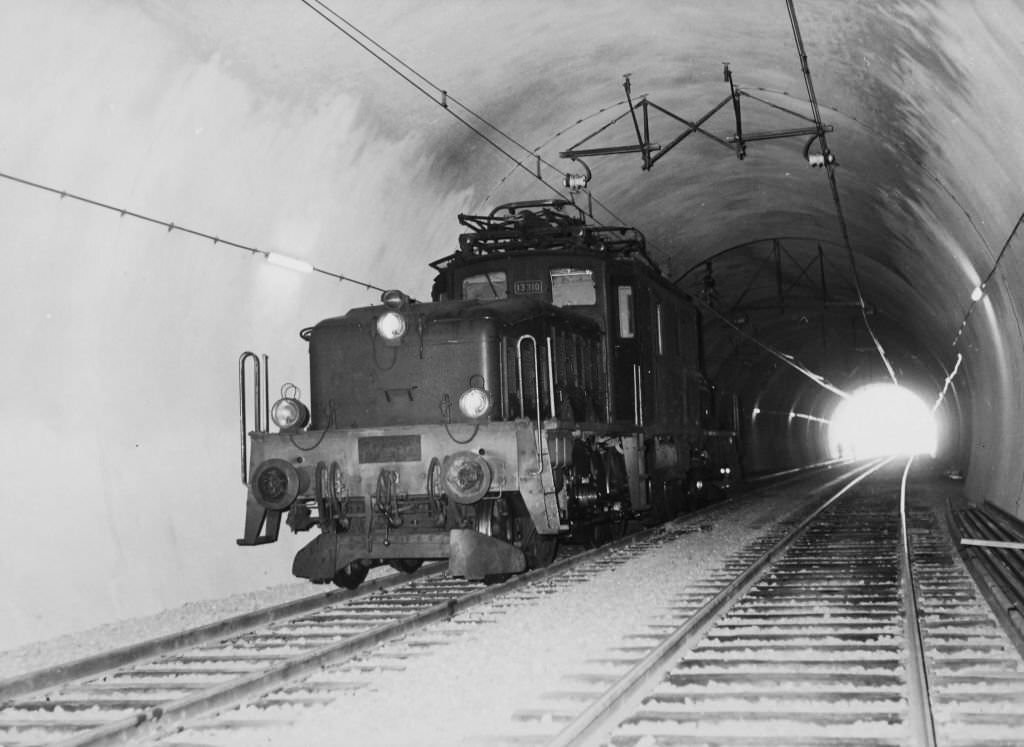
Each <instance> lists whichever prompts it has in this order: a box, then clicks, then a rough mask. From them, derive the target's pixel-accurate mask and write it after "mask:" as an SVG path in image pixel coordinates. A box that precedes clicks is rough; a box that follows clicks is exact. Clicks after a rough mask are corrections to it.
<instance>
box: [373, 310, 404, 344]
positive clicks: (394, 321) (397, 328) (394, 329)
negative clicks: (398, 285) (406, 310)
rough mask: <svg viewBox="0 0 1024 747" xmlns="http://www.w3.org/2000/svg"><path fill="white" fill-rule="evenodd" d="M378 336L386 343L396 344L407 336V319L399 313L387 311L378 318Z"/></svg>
mask: <svg viewBox="0 0 1024 747" xmlns="http://www.w3.org/2000/svg"><path fill="white" fill-rule="evenodd" d="M377 334H378V335H380V336H381V337H382V338H383V339H384V340H385V342H395V341H397V340H400V339H402V335H404V334H405V317H404V316H402V315H401V314H399V313H398V312H397V311H387V312H385V313H383V314H381V315H380V316H379V317H377Z"/></svg>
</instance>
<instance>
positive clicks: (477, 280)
mask: <svg viewBox="0 0 1024 747" xmlns="http://www.w3.org/2000/svg"><path fill="white" fill-rule="evenodd" d="M462 297H463V298H464V299H466V300H472V299H477V300H481V301H488V300H491V299H494V298H508V278H507V276H506V275H505V273H504V272H485V273H483V274H482V275H471V276H470V277H468V278H466V279H465V280H463V281H462Z"/></svg>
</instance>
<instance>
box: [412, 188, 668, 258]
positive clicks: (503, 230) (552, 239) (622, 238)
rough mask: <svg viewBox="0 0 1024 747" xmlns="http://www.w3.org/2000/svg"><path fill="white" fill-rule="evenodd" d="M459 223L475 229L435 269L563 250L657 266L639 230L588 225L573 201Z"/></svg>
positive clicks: (502, 209) (497, 211)
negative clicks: (648, 254)
mask: <svg viewBox="0 0 1024 747" xmlns="http://www.w3.org/2000/svg"><path fill="white" fill-rule="evenodd" d="M459 223H461V224H462V225H463V226H465V227H466V228H468V229H469V231H468V232H466V233H463V234H461V235H460V236H459V250H458V251H457V252H455V253H453V254H449V255H448V256H446V257H442V258H441V259H438V260H435V261H433V262H431V263H430V266H431V267H433V268H434V269H435V270H443V269H445V268H448V267H451V266H453V265H456V264H462V263H469V262H473V261H475V260H478V259H483V258H488V257H493V256H501V255H514V254H517V253H520V252H557V251H561V252H573V253H596V254H602V255H611V256H618V257H630V258H635V259H639V260H641V261H643V262H644V263H645V264H647V265H648V266H650V267H651V268H652V269H655V270H657V268H656V267H655V266H654V263H653V262H652V261H651V259H650V258H649V257H648V256H647V244H646V240H645V238H644V235H643V234H642V233H641V232H640V231H639V230H637V229H636V228H629V227H626V226H599V225H595V224H592V223H587V217H586V215H585V214H584V213H583V211H582V210H581V209H580V208H579V206H577V205H574V204H573V203H571V202H568V201H567V200H529V201H526V202H510V203H506V204H504V205H499V206H498V207H496V208H494V210H492V211H491V212H490V213H489V214H488V215H467V214H465V213H460V214H459Z"/></svg>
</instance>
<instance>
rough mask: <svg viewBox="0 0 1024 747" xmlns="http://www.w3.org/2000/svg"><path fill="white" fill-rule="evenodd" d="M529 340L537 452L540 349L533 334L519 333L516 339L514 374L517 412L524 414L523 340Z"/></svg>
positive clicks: (540, 441) (538, 450)
mask: <svg viewBox="0 0 1024 747" xmlns="http://www.w3.org/2000/svg"><path fill="white" fill-rule="evenodd" d="M526 340H529V341H530V342H532V343H533V390H534V398H533V401H534V403H535V404H536V410H537V453H538V454H539V453H540V452H541V444H542V435H543V434H542V430H543V424H542V421H541V412H540V408H541V404H540V363H539V361H538V358H540V355H539V353H540V349H539V347H538V345H537V338H536V337H534V336H533V335H520V336H519V339H517V340H516V376H517V378H518V381H517V382H516V384H517V385H518V386H517V389H518V390H519V412H521V413H522V414H523V416H524V417H525V416H526V392H525V391H524V389H525V382H524V381H523V342H525V341H526Z"/></svg>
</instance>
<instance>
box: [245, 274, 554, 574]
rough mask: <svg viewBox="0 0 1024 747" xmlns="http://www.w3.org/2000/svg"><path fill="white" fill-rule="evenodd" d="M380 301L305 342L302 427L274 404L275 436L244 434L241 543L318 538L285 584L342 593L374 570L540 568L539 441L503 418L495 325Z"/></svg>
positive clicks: (297, 408)
mask: <svg viewBox="0 0 1024 747" xmlns="http://www.w3.org/2000/svg"><path fill="white" fill-rule="evenodd" d="M382 301H383V304H382V305H381V306H374V307H368V308H363V309H355V310H353V311H351V312H349V313H348V314H346V315H345V316H343V317H337V318H333V319H327V320H324V321H323V322H321V323H319V324H317V325H316V326H315V327H313V328H312V329H309V330H306V331H304V333H303V337H304V338H305V339H307V340H308V342H309V354H310V387H311V397H310V408H309V413H308V425H307V424H306V420H307V418H306V415H305V412H304V408H303V406H302V404H301V403H300V402H298V401H297V400H296V398H294V397H283V398H282V400H281V401H279V402H278V403H277V404H275V406H274V413H275V418H274V419H275V422H276V423H277V425H278V432H276V433H270V432H253V433H252V434H250V435H251V444H252V447H251V452H252V456H251V461H250V474H249V494H248V502H247V514H246V532H245V537H244V538H243V539H242V540H240V542H241V543H242V544H259V543H261V542H263V541H272V538H271V537H270V535H271V534H273V538H276V528H277V523H278V522H279V521H280V519H281V517H282V516H283V517H284V518H285V521H286V523H287V524H288V525H289V526H290V527H291V528H292V530H293V531H296V532H298V531H306V530H310V529H318V530H319V535H318V536H317V537H316V538H315V539H313V540H312V541H311V542H310V543H308V544H307V545H306V546H305V547H304V548H302V549H301V550H300V551H299V553H298V554H297V556H296V558H295V562H294V565H293V572H294V573H295V575H297V576H299V577H303V578H309V579H310V580H312V581H315V582H325V581H332V580H333V581H334V582H335V583H338V584H339V585H342V586H347V587H354V586H356V585H358V584H359V583H360V582H361V581H362V580H363V578H364V577H365V575H366V572H367V570H368V569H369V568H370V567H372V566H374V565H377V564H381V563H390V564H391V565H393V566H395V567H396V568H399V569H401V570H405V571H411V570H415V568H416V567H418V565H419V564H420V563H421V562H422V561H424V560H429V559H442V558H448V559H449V565H450V572H451V573H452V574H453V575H459V576H465V577H467V578H474V579H480V578H486V577H489V576H501V575H506V574H510V573H516V572H520V571H523V570H525V569H526V568H527V566H528V565H535V564H538V563H542V562H544V560H543V559H541V560H538V558H537V554H538V546H539V545H543V544H544V543H543V541H542V539H541V535H549V536H551V537H552V538H553V536H554V535H556V534H557V532H558V530H559V523H560V522H559V513H558V505H557V499H556V496H555V494H554V491H553V490H551V489H550V487H549V490H548V491H545V490H544V486H543V485H541V478H540V475H541V473H542V472H543V470H542V467H541V462H542V460H543V459H544V457H545V454H546V452H547V451H548V449H547V448H545V447H544V444H543V443H542V439H541V438H539V431H538V429H537V428H536V426H535V424H533V423H531V422H530V421H529V420H527V419H525V418H515V417H508V416H509V413H508V411H507V410H508V397H507V396H506V395H507V393H508V381H507V377H508V375H509V372H508V370H507V366H506V365H505V364H504V361H505V360H506V358H507V352H508V351H507V346H508V336H507V329H506V324H505V321H504V320H503V319H502V318H501V315H500V314H499V313H496V312H495V311H494V310H493V309H492V308H489V307H488V306H486V305H484V304H480V303H477V302H442V303H430V304H415V303H410V302H409V300H408V299H406V298H405V297H404V296H402V295H401V294H398V293H395V292H390V293H385V294H384V296H383V298H382ZM549 469H550V468H549ZM547 493H550V495H548V494H547ZM524 494H525V495H526V499H525V500H524ZM263 527H266V532H265V533H264V534H261V532H262V531H263Z"/></svg>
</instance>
